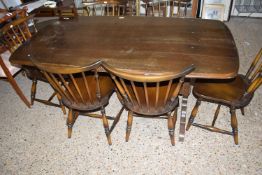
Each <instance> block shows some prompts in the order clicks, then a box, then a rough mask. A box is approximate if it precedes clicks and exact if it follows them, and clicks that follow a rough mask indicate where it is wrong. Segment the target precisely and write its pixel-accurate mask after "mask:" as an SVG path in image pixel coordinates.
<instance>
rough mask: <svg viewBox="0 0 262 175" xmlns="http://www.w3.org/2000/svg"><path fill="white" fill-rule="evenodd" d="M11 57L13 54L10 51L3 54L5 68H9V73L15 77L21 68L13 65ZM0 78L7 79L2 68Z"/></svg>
mask: <svg viewBox="0 0 262 175" xmlns="http://www.w3.org/2000/svg"><path fill="white" fill-rule="evenodd" d="M10 56H11V53H10V52H9V51H8V50H7V51H5V52H3V53H2V54H1V57H2V59H3V61H4V64H5V66H6V67H7V69H8V70H9V72H10V73H11V74H12V75H14V74H16V73H17V72H18V71H19V70H20V68H18V67H15V66H12V65H11V63H10V61H9V58H10ZM0 77H6V75H5V73H4V71H3V69H2V68H1V67H0Z"/></svg>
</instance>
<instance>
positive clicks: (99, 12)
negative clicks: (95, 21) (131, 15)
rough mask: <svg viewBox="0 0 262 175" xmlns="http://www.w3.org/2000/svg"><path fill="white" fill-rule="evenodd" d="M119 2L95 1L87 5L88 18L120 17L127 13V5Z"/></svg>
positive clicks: (115, 0) (112, 0)
mask: <svg viewBox="0 0 262 175" xmlns="http://www.w3.org/2000/svg"><path fill="white" fill-rule="evenodd" d="M121 2H122V1H117V0H107V1H101V0H95V1H94V2H89V3H87V4H86V5H85V7H86V10H87V14H88V16H120V15H124V13H125V4H123V3H121Z"/></svg>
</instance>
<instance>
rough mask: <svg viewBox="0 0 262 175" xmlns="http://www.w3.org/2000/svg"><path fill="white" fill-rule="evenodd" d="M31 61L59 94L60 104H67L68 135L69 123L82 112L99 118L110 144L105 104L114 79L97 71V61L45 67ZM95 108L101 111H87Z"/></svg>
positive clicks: (98, 65)
mask: <svg viewBox="0 0 262 175" xmlns="http://www.w3.org/2000/svg"><path fill="white" fill-rule="evenodd" d="M35 65H36V66H37V67H38V68H39V69H40V70H41V71H42V72H43V74H44V75H45V77H46V79H47V80H48V82H49V83H50V84H51V85H52V87H53V88H54V89H55V91H56V92H57V93H58V94H60V96H61V97H62V102H63V104H64V105H65V106H66V107H67V108H69V113H68V118H67V126H68V138H71V135H72V127H73V125H74V123H75V121H76V119H77V117H78V116H79V114H85V115H88V116H91V117H96V118H101V119H102V121H103V125H104V129H105V134H106V137H107V140H108V144H109V145H111V144H112V142H111V136H110V132H109V125H108V119H107V116H106V114H105V106H106V105H107V104H108V102H109V98H110V96H111V95H112V93H113V91H114V83H113V81H112V80H111V78H110V76H109V75H108V74H107V73H106V72H98V69H99V68H100V66H101V62H100V61H98V62H96V63H94V64H92V65H89V66H86V67H78V68H76V67H73V68H72V67H56V66H54V67H50V66H49V67H47V66H45V65H43V64H38V63H36V62H35ZM97 110H100V111H101V114H102V115H98V114H97V115H96V114H92V113H89V112H93V111H97Z"/></svg>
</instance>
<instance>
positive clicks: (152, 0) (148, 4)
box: [145, 0, 191, 17]
mask: <svg viewBox="0 0 262 175" xmlns="http://www.w3.org/2000/svg"><path fill="white" fill-rule="evenodd" d="M190 2H191V0H146V1H145V9H146V16H149V15H152V16H158V17H173V16H174V15H175V12H174V7H176V6H177V13H176V16H177V17H180V16H186V14H187V7H188V6H189V4H190ZM181 7H184V13H183V14H182V13H181V12H180V8H181Z"/></svg>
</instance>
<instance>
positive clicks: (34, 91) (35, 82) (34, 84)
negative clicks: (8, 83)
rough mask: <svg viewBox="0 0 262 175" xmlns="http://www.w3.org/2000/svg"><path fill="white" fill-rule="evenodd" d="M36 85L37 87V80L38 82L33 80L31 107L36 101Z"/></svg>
mask: <svg viewBox="0 0 262 175" xmlns="http://www.w3.org/2000/svg"><path fill="white" fill-rule="evenodd" d="M36 85H37V80H36V79H34V80H32V87H31V105H33V104H34V101H35V94H36Z"/></svg>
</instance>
